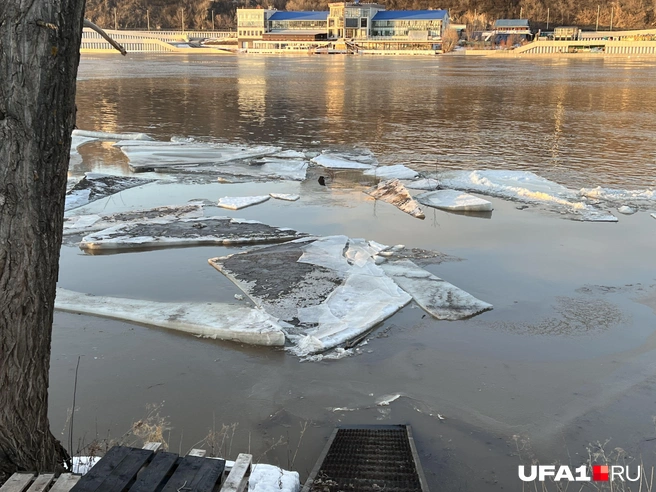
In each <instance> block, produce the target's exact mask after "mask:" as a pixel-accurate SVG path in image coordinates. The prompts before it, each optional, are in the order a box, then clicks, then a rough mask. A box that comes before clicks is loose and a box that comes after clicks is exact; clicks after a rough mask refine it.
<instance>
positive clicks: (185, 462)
mask: <svg viewBox="0 0 656 492" xmlns="http://www.w3.org/2000/svg"><path fill="white" fill-rule="evenodd" d="M142 468H143V469H142ZM140 470H141V471H140ZM224 470H225V460H220V459H210V458H201V457H198V456H185V457H184V458H183V457H179V456H178V455H177V454H175V453H166V452H159V453H157V454H155V453H154V452H153V451H152V450H149V449H138V448H130V447H127V446H114V447H113V448H112V449H110V450H109V451H108V452H107V454H105V456H103V457H102V459H101V460H100V461H98V463H96V464H95V465H94V467H93V468H91V470H89V472H88V473H87V474H86V475H84V476H83V477H82V478H81V479H80V480H79V482H78V483H77V484H76V485H75V486H74V487H73V488H72V489H71V492H91V491H102V492H119V491H123V490H128V489H129V490H131V491H137V492H154V491H155V490H158V491H160V490H161V491H162V492H171V491H176V490H194V491H198V492H201V491H206V492H213V491H214V490H217V487H218V486H219V485H220V484H221V481H222V479H223V472H224ZM137 472H139V476H138V477H137ZM183 487H187V488H183Z"/></svg>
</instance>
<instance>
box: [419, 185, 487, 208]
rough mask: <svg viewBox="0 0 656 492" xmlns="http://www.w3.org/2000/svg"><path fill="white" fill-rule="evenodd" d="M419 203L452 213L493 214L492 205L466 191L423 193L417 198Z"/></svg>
mask: <svg viewBox="0 0 656 492" xmlns="http://www.w3.org/2000/svg"><path fill="white" fill-rule="evenodd" d="M415 198H416V199H417V201H418V202H419V203H421V204H422V205H426V206H427V207H434V208H439V209H442V210H450V211H452V212H491V211H492V210H494V208H493V207H492V204H491V203H490V202H488V201H487V200H483V199H482V198H478V197H476V196H474V195H470V194H469V193H465V192H464V191H456V190H437V191H430V192H428V193H422V194H421V195H418V196H417V197H415Z"/></svg>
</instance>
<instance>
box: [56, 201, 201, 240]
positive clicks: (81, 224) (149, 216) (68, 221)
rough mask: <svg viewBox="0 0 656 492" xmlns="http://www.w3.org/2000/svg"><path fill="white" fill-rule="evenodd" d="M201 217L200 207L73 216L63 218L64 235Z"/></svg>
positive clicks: (182, 206)
mask: <svg viewBox="0 0 656 492" xmlns="http://www.w3.org/2000/svg"><path fill="white" fill-rule="evenodd" d="M202 216H203V206H202V205H197V204H194V205H181V206H165V207H156V208H151V209H148V210H132V211H129V212H120V213H116V214H106V215H105V214H103V215H99V214H90V215H75V216H72V217H65V218H64V235H65V236H66V235H71V234H81V233H89V232H93V231H102V230H103V229H107V228H109V227H112V226H115V225H117V224H126V223H129V222H152V223H160V224H165V223H170V222H173V221H175V220H177V219H191V218H196V217H202Z"/></svg>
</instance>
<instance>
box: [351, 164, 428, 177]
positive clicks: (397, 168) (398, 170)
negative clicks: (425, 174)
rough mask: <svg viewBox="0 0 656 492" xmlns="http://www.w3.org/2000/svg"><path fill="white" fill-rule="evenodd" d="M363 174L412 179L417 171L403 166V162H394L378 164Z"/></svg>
mask: <svg viewBox="0 0 656 492" xmlns="http://www.w3.org/2000/svg"><path fill="white" fill-rule="evenodd" d="M364 174H366V175H367V176H376V177H377V178H381V179H394V178H396V179H414V178H416V177H417V175H418V174H419V173H417V171H414V170H412V169H410V168H408V167H405V166H404V165H403V164H396V165H394V166H379V167H377V168H375V169H368V170H366V171H365V172H364Z"/></svg>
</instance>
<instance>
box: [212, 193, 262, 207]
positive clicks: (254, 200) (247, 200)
mask: <svg viewBox="0 0 656 492" xmlns="http://www.w3.org/2000/svg"><path fill="white" fill-rule="evenodd" d="M269 198H270V197H269V195H260V196H226V197H223V198H220V199H219V202H218V203H217V206H218V207H221V208H228V209H230V210H239V209H241V208H246V207H250V206H252V205H257V204H258V203H262V202H266V201H267V200H268V199H269Z"/></svg>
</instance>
